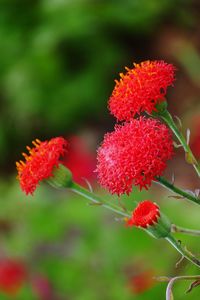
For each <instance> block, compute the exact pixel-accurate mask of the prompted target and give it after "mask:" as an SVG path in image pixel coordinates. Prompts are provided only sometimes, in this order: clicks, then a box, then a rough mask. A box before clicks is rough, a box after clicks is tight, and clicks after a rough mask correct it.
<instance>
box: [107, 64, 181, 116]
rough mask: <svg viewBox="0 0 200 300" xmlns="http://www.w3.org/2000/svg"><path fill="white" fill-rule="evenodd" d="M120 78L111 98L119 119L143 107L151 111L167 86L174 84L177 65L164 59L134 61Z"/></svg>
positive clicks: (111, 107) (112, 106) (110, 105)
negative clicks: (135, 62) (136, 62)
mask: <svg viewBox="0 0 200 300" xmlns="http://www.w3.org/2000/svg"><path fill="white" fill-rule="evenodd" d="M126 70H127V73H126V74H123V73H120V77H121V79H120V81H116V85H115V88H114V90H113V93H112V95H111V97H110V99H109V103H108V106H109V109H110V111H111V113H112V114H113V115H114V116H115V117H116V118H117V119H118V120H119V121H122V120H126V121H128V120H130V119H131V118H132V117H134V115H135V114H137V113H140V112H141V111H146V112H148V113H151V112H152V111H155V110H156V108H155V105H156V104H158V103H160V102H162V101H163V100H164V96H165V95H166V91H167V87H168V86H170V85H172V84H173V81H174V72H175V67H174V66H173V65H172V64H167V63H165V62H164V61H162V60H161V61H145V62H142V63H141V64H134V68H133V69H128V68H126Z"/></svg>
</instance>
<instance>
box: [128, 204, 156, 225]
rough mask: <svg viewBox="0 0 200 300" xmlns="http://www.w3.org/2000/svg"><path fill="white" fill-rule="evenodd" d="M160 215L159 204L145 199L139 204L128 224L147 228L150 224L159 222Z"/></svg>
mask: <svg viewBox="0 0 200 300" xmlns="http://www.w3.org/2000/svg"><path fill="white" fill-rule="evenodd" d="M159 217H160V211H159V206H158V205H157V204H156V203H153V202H151V201H149V200H145V201H143V202H140V203H139V204H138V206H137V207H136V208H135V210H134V211H133V214H132V217H131V218H130V219H129V220H128V223H127V224H128V225H129V226H137V227H143V228H147V227H148V226H150V225H153V224H154V223H157V222H158V218H159Z"/></svg>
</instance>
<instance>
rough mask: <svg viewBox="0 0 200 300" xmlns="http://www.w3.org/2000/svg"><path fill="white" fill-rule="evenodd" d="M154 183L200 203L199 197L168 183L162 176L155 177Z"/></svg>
mask: <svg viewBox="0 0 200 300" xmlns="http://www.w3.org/2000/svg"><path fill="white" fill-rule="evenodd" d="M154 183H156V184H159V185H161V186H163V187H165V188H166V189H168V190H169V191H171V192H173V193H175V194H178V195H180V196H181V197H183V198H186V199H188V200H190V201H193V202H195V203H197V204H200V198H198V197H195V196H193V195H192V194H190V193H188V192H185V191H184V190H182V189H180V188H178V187H176V186H175V185H174V184H172V183H170V182H169V181H167V180H166V179H165V178H164V177H161V176H160V177H156V181H154Z"/></svg>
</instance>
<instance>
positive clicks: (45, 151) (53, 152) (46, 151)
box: [16, 137, 67, 194]
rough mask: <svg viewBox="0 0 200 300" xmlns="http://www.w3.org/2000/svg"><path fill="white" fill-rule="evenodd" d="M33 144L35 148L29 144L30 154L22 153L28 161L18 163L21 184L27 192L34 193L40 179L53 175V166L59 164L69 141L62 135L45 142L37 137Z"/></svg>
mask: <svg viewBox="0 0 200 300" xmlns="http://www.w3.org/2000/svg"><path fill="white" fill-rule="evenodd" d="M33 145H34V147H33V148H30V147H28V146H27V150H28V151H29V155H27V154H26V153H23V154H22V155H23V156H24V157H25V160H26V162H23V161H21V160H20V162H17V163H16V165H17V171H18V179H19V181H20V186H21V189H22V191H24V192H25V193H26V194H33V192H34V191H35V189H36V187H37V185H38V183H39V182H40V181H42V180H44V179H47V178H48V177H50V176H52V171H53V168H54V167H55V166H58V165H59V162H60V157H61V156H63V155H64V154H65V152H66V149H67V141H66V140H65V139H64V138H62V137H57V138H52V139H51V140H50V141H44V142H41V141H39V140H38V139H37V140H36V141H33Z"/></svg>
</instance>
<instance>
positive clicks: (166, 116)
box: [159, 110, 200, 177]
mask: <svg viewBox="0 0 200 300" xmlns="http://www.w3.org/2000/svg"><path fill="white" fill-rule="evenodd" d="M159 116H160V117H161V118H162V119H163V121H165V123H166V124H167V125H168V126H169V127H170V129H171V130H172V131H173V133H174V135H175V136H176V138H177V139H178V141H179V142H180V144H181V145H182V147H183V149H184V151H185V154H186V161H187V162H188V163H190V164H192V165H193V167H194V169H195V171H196V173H197V175H198V176H199V177H200V165H199V164H198V162H197V160H196V158H195V157H194V154H193V153H192V151H191V149H190V146H189V145H188V144H187V141H186V139H185V137H184V136H183V134H182V133H181V132H180V131H179V129H178V128H177V126H176V124H175V122H174V120H173V118H172V116H171V114H170V113H169V112H168V110H164V111H163V112H161V113H160V114H159Z"/></svg>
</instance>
